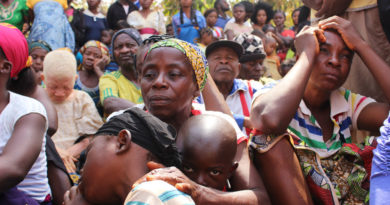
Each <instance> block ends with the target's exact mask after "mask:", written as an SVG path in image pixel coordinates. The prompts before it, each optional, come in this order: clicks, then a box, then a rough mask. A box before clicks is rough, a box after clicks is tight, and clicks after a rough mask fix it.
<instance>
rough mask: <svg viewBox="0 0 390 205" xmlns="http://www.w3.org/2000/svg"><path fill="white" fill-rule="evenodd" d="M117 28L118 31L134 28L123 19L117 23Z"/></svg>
mask: <svg viewBox="0 0 390 205" xmlns="http://www.w3.org/2000/svg"><path fill="white" fill-rule="evenodd" d="M116 26H117V28H118V31H119V30H121V29H124V28H132V26H130V24H129V23H127V21H126V20H124V19H121V20H119V21H118V22H116Z"/></svg>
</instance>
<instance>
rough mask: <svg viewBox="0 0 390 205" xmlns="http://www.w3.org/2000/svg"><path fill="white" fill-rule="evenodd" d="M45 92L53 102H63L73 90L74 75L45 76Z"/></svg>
mask: <svg viewBox="0 0 390 205" xmlns="http://www.w3.org/2000/svg"><path fill="white" fill-rule="evenodd" d="M44 79H45V85H46V92H47V95H48V96H49V98H50V100H51V101H52V102H54V103H62V102H64V101H65V100H66V99H67V98H68V97H69V96H70V94H72V92H73V86H74V82H75V76H64V77H62V76H61V77H60V76H55V75H53V76H51V75H49V76H45V78H44Z"/></svg>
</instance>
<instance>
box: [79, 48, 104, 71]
mask: <svg viewBox="0 0 390 205" xmlns="http://www.w3.org/2000/svg"><path fill="white" fill-rule="evenodd" d="M101 58H102V51H101V50H100V49H99V48H97V47H94V46H91V47H88V48H87V49H85V51H84V54H83V68H85V69H87V70H93V67H94V64H95V63H96V61H98V60H99V59H101Z"/></svg>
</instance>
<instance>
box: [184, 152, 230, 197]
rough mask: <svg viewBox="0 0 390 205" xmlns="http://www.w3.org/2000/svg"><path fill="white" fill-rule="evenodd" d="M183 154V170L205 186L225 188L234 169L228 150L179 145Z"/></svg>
mask: <svg viewBox="0 0 390 205" xmlns="http://www.w3.org/2000/svg"><path fill="white" fill-rule="evenodd" d="M178 150H179V152H180V153H182V155H183V162H182V171H183V172H184V174H185V175H186V176H188V177H189V178H190V179H191V180H193V181H195V182H196V183H198V184H201V185H203V186H207V187H212V188H214V189H218V190H223V189H224V188H225V187H226V180H227V179H229V177H230V176H231V174H232V172H233V171H234V168H233V167H234V166H233V165H234V163H233V162H232V159H231V158H230V159H229V157H226V156H229V153H227V152H229V151H228V150H223V149H217V150H215V149H214V150H205V149H204V148H203V147H196V146H193V147H191V148H187V149H185V148H184V149H183V147H180V145H179V146H178Z"/></svg>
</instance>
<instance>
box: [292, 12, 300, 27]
mask: <svg viewBox="0 0 390 205" xmlns="http://www.w3.org/2000/svg"><path fill="white" fill-rule="evenodd" d="M299 13H300V11H299V10H298V11H295V12H294V14H293V16H292V19H293V23H294V25H298V17H299Z"/></svg>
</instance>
